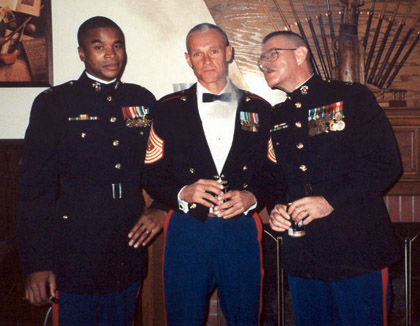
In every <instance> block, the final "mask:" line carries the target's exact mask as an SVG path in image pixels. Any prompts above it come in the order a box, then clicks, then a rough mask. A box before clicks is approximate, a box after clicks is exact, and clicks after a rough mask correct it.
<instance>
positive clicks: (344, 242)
mask: <svg viewBox="0 0 420 326" xmlns="http://www.w3.org/2000/svg"><path fill="white" fill-rule="evenodd" d="M259 65H260V68H261V69H262V71H263V72H264V76H265V79H266V81H267V84H268V85H269V86H270V87H271V88H276V89H280V90H283V91H285V92H286V93H287V99H286V101H285V102H283V103H280V104H278V105H276V106H274V108H273V112H272V119H271V120H272V121H271V140H272V143H271V150H270V152H269V157H270V159H271V161H272V162H273V163H275V164H276V168H277V169H278V172H277V174H278V175H279V176H280V177H279V178H277V179H278V180H284V181H285V182H284V184H281V183H279V186H280V189H286V191H285V194H282V192H280V193H279V194H278V195H276V196H272V197H271V198H270V200H269V201H270V204H269V207H271V208H272V207H274V209H273V210H272V211H271V214H270V218H269V220H270V225H271V227H272V228H273V229H274V230H276V231H280V232H283V231H287V232H284V234H283V246H282V264H283V267H284V269H285V271H286V272H287V273H288V275H289V287H290V291H291V295H292V302H293V309H294V315H295V319H296V324H297V325H310V326H316V325H320V326H321V325H322V326H326V325H352V326H366V325H369V326H373V325H386V316H387V303H388V302H389V297H388V293H389V292H388V290H389V284H388V271H387V267H388V266H389V265H390V264H392V263H393V262H395V261H396V260H397V259H398V255H399V253H398V249H397V245H396V242H395V238H394V235H393V232H392V229H391V223H390V220H389V216H388V213H387V210H386V207H385V205H384V202H383V199H382V194H383V193H384V192H385V190H386V189H387V188H388V187H389V186H390V185H391V184H392V182H394V181H395V179H396V178H397V176H398V174H399V173H400V169H401V167H400V158H399V154H398V148H397V145H396V142H395V139H394V136H393V132H392V129H391V127H390V125H389V123H388V121H387V118H386V116H385V114H384V112H383V110H382V109H381V107H380V106H379V105H378V104H377V102H376V100H375V97H374V96H373V94H372V93H371V92H370V91H369V90H368V89H367V88H366V87H365V86H363V85H360V84H352V85H350V84H345V83H342V82H324V81H323V80H322V79H321V78H320V77H318V76H315V75H314V74H313V72H312V68H311V65H310V58H309V54H308V47H307V45H306V44H305V42H304V41H303V40H302V39H301V38H300V37H299V36H298V35H296V34H294V33H292V32H274V33H271V34H269V35H267V36H266V37H265V38H264V40H263V49H262V55H261V57H260V60H259ZM272 193H273V194H275V193H276V191H273V192H272ZM292 220H293V222H294V223H295V224H298V225H301V224H303V226H304V228H305V233H306V234H305V235H302V233H301V232H300V233H297V234H296V233H295V232H294V231H293V229H292V228H291V222H292ZM296 235H300V236H298V237H296Z"/></svg>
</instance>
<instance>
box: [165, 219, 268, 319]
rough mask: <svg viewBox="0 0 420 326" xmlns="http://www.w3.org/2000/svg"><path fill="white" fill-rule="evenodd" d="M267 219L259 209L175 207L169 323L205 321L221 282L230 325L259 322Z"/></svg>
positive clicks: (169, 231)
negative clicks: (231, 212) (204, 213)
mask: <svg viewBox="0 0 420 326" xmlns="http://www.w3.org/2000/svg"><path fill="white" fill-rule="evenodd" d="M261 237H262V225H261V221H260V219H259V218H258V216H257V215H255V216H254V217H247V216H245V215H243V216H241V217H240V218H237V219H228V220H225V219H220V218H217V217H209V218H208V219H207V221H206V222H205V223H203V222H201V221H199V220H198V219H196V218H194V217H192V216H190V215H185V214H179V213H176V212H174V213H172V214H171V215H169V216H168V218H167V221H166V223H165V252H164V269H163V272H164V290H165V305H166V322H167V325H168V326H201V325H204V324H205V321H206V316H207V312H208V299H209V296H210V294H211V292H212V291H213V289H214V288H215V286H217V290H218V295H219V300H220V305H221V309H222V312H223V315H224V316H225V318H226V321H227V324H228V325H229V326H257V325H258V323H259V312H260V305H261V289H262V286H261V283H262V276H263V270H262V260H261Z"/></svg>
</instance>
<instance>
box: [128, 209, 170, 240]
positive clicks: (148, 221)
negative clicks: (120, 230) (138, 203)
mask: <svg viewBox="0 0 420 326" xmlns="http://www.w3.org/2000/svg"><path fill="white" fill-rule="evenodd" d="M165 217H166V212H165V211H162V210H159V209H154V208H147V207H146V208H145V209H144V212H143V214H142V216H140V218H139V220H138V221H137V223H136V225H134V227H133V228H132V229H131V231H130V233H128V237H129V238H130V241H129V242H128V245H129V246H131V247H134V248H138V247H139V246H140V245H142V246H147V245H148V244H149V243H150V242H151V241H152V239H153V238H154V237H155V236H156V235H157V234H159V233H160V231H162V228H163V223H164V221H165Z"/></svg>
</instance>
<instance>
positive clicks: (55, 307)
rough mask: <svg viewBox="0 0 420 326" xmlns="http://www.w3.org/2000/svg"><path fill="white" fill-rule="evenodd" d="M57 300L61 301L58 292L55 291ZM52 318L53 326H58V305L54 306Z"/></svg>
mask: <svg viewBox="0 0 420 326" xmlns="http://www.w3.org/2000/svg"><path fill="white" fill-rule="evenodd" d="M55 298H56V299H57V300H59V297H58V291H57V290H56V291H55ZM52 318H53V325H54V326H58V303H53V304H52Z"/></svg>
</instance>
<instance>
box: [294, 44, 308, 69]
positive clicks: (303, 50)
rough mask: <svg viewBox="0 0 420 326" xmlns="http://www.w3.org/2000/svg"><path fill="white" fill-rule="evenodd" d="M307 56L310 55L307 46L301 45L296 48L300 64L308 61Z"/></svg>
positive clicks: (297, 59) (296, 55)
mask: <svg viewBox="0 0 420 326" xmlns="http://www.w3.org/2000/svg"><path fill="white" fill-rule="evenodd" d="M307 56H308V48H307V47H305V46H299V47H298V48H297V49H296V50H295V57H296V62H297V64H298V65H299V66H300V65H301V64H303V63H304V62H305V61H306V57H307Z"/></svg>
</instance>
